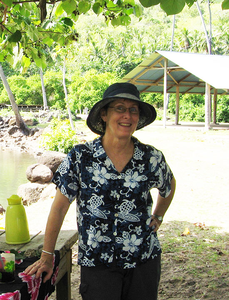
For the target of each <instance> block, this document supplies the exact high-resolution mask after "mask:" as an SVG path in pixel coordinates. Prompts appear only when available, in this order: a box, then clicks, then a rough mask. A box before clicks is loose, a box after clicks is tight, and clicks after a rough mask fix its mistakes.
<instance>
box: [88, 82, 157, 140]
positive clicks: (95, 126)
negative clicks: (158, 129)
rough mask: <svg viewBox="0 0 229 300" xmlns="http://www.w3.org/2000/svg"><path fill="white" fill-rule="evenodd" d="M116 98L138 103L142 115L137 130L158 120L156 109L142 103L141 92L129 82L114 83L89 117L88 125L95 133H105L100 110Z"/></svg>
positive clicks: (93, 108)
mask: <svg viewBox="0 0 229 300" xmlns="http://www.w3.org/2000/svg"><path fill="white" fill-rule="evenodd" d="M115 98H122V99H129V100H134V101H136V102H138V104H139V108H140V115H139V121H138V126H137V129H136V130H138V129H141V128H143V127H145V126H146V125H149V124H150V123H152V122H153V121H154V120H155V119H156V116H157V113H156V110H155V108H154V107H153V106H152V105H151V104H148V103H146V102H143V101H141V99H140V96H139V91H138V89H137V87H136V86H135V85H133V84H132V83H128V82H121V83H114V84H112V85H110V86H109V87H108V88H107V89H106V91H105V92H104V94H103V99H102V100H100V101H99V102H97V103H95V105H94V106H93V107H92V109H91V111H90V113H89V115H88V117H87V125H88V127H89V128H90V129H91V130H92V131H93V132H95V133H97V134H100V135H102V134H104V133H105V128H104V123H103V120H102V119H101V116H100V110H101V108H103V107H104V106H106V105H107V104H109V103H110V102H112V101H114V99H115Z"/></svg>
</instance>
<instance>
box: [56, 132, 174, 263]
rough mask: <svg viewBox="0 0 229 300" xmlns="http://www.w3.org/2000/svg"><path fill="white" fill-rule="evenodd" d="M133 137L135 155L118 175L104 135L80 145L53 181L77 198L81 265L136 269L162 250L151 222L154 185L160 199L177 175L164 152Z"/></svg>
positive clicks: (165, 195)
mask: <svg viewBox="0 0 229 300" xmlns="http://www.w3.org/2000/svg"><path fill="white" fill-rule="evenodd" d="M133 141H134V154H133V157H132V159H131V160H130V161H129V162H128V164H127V165H126V166H125V168H124V169H123V171H122V172H121V173H119V172H118V171H117V170H116V169H115V167H114V165H113V163H112V161H111V160H110V159H109V157H108V156H107V155H106V153H105V151H104V149H103V146H102V142H101V137H99V138H97V139H95V140H94V141H91V142H87V143H85V144H79V145H76V146H75V147H74V148H73V149H72V150H71V151H70V152H69V154H68V155H67V157H66V158H65V159H64V160H63V162H62V163H61V164H60V166H59V168H58V170H57V171H56V173H55V174H54V177H53V182H54V183H55V184H56V185H57V187H58V188H59V189H60V191H61V193H62V194H63V195H65V196H66V197H67V198H68V199H69V201H70V203H71V202H72V201H73V200H74V199H75V198H76V199H77V220H78V230H79V254H78V263H79V264H80V265H82V266H89V267H92V266H96V265H99V264H101V263H103V264H106V265H107V266H109V265H110V264H112V262H113V261H114V260H115V261H116V265H117V266H120V267H121V268H134V267H136V265H137V264H139V263H142V262H144V261H146V260H148V259H150V258H154V257H155V256H157V255H158V254H159V253H160V252H161V247H160V243H159V241H158V239H157V235H156V233H154V232H153V228H150V227H149V224H150V221H151V210H152V204H153V202H152V198H151V194H150V189H152V188H157V189H158V190H159V193H160V195H161V196H162V197H167V196H168V195H169V194H170V191H171V184H170V183H171V179H172V177H173V174H172V172H171V170H170V168H169V166H168V165H167V163H166V161H165V158H164V156H163V154H162V152H161V151H159V150H157V149H155V148H154V147H152V146H149V145H144V144H142V143H140V142H139V141H138V140H137V139H136V138H133Z"/></svg>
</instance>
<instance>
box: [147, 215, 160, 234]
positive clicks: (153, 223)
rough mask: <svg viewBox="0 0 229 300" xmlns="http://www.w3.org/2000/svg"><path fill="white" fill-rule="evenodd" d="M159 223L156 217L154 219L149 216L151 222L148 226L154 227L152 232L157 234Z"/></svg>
mask: <svg viewBox="0 0 229 300" xmlns="http://www.w3.org/2000/svg"><path fill="white" fill-rule="evenodd" d="M161 223H162V222H161V221H159V220H158V218H157V217H155V216H153V215H152V216H151V222H150V224H149V227H154V230H153V231H154V232H157V231H158V229H159V227H160V226H161Z"/></svg>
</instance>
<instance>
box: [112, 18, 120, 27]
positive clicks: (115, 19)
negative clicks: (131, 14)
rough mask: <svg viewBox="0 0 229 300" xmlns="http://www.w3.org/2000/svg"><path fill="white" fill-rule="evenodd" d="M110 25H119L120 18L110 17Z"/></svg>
mask: <svg viewBox="0 0 229 300" xmlns="http://www.w3.org/2000/svg"><path fill="white" fill-rule="evenodd" d="M111 25H112V26H114V27H116V26H119V25H121V20H120V18H114V19H112V20H111Z"/></svg>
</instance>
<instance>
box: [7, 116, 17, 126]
mask: <svg viewBox="0 0 229 300" xmlns="http://www.w3.org/2000/svg"><path fill="white" fill-rule="evenodd" d="M8 123H9V125H10V126H14V125H16V118H15V117H14V118H10V119H9V122H8Z"/></svg>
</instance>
